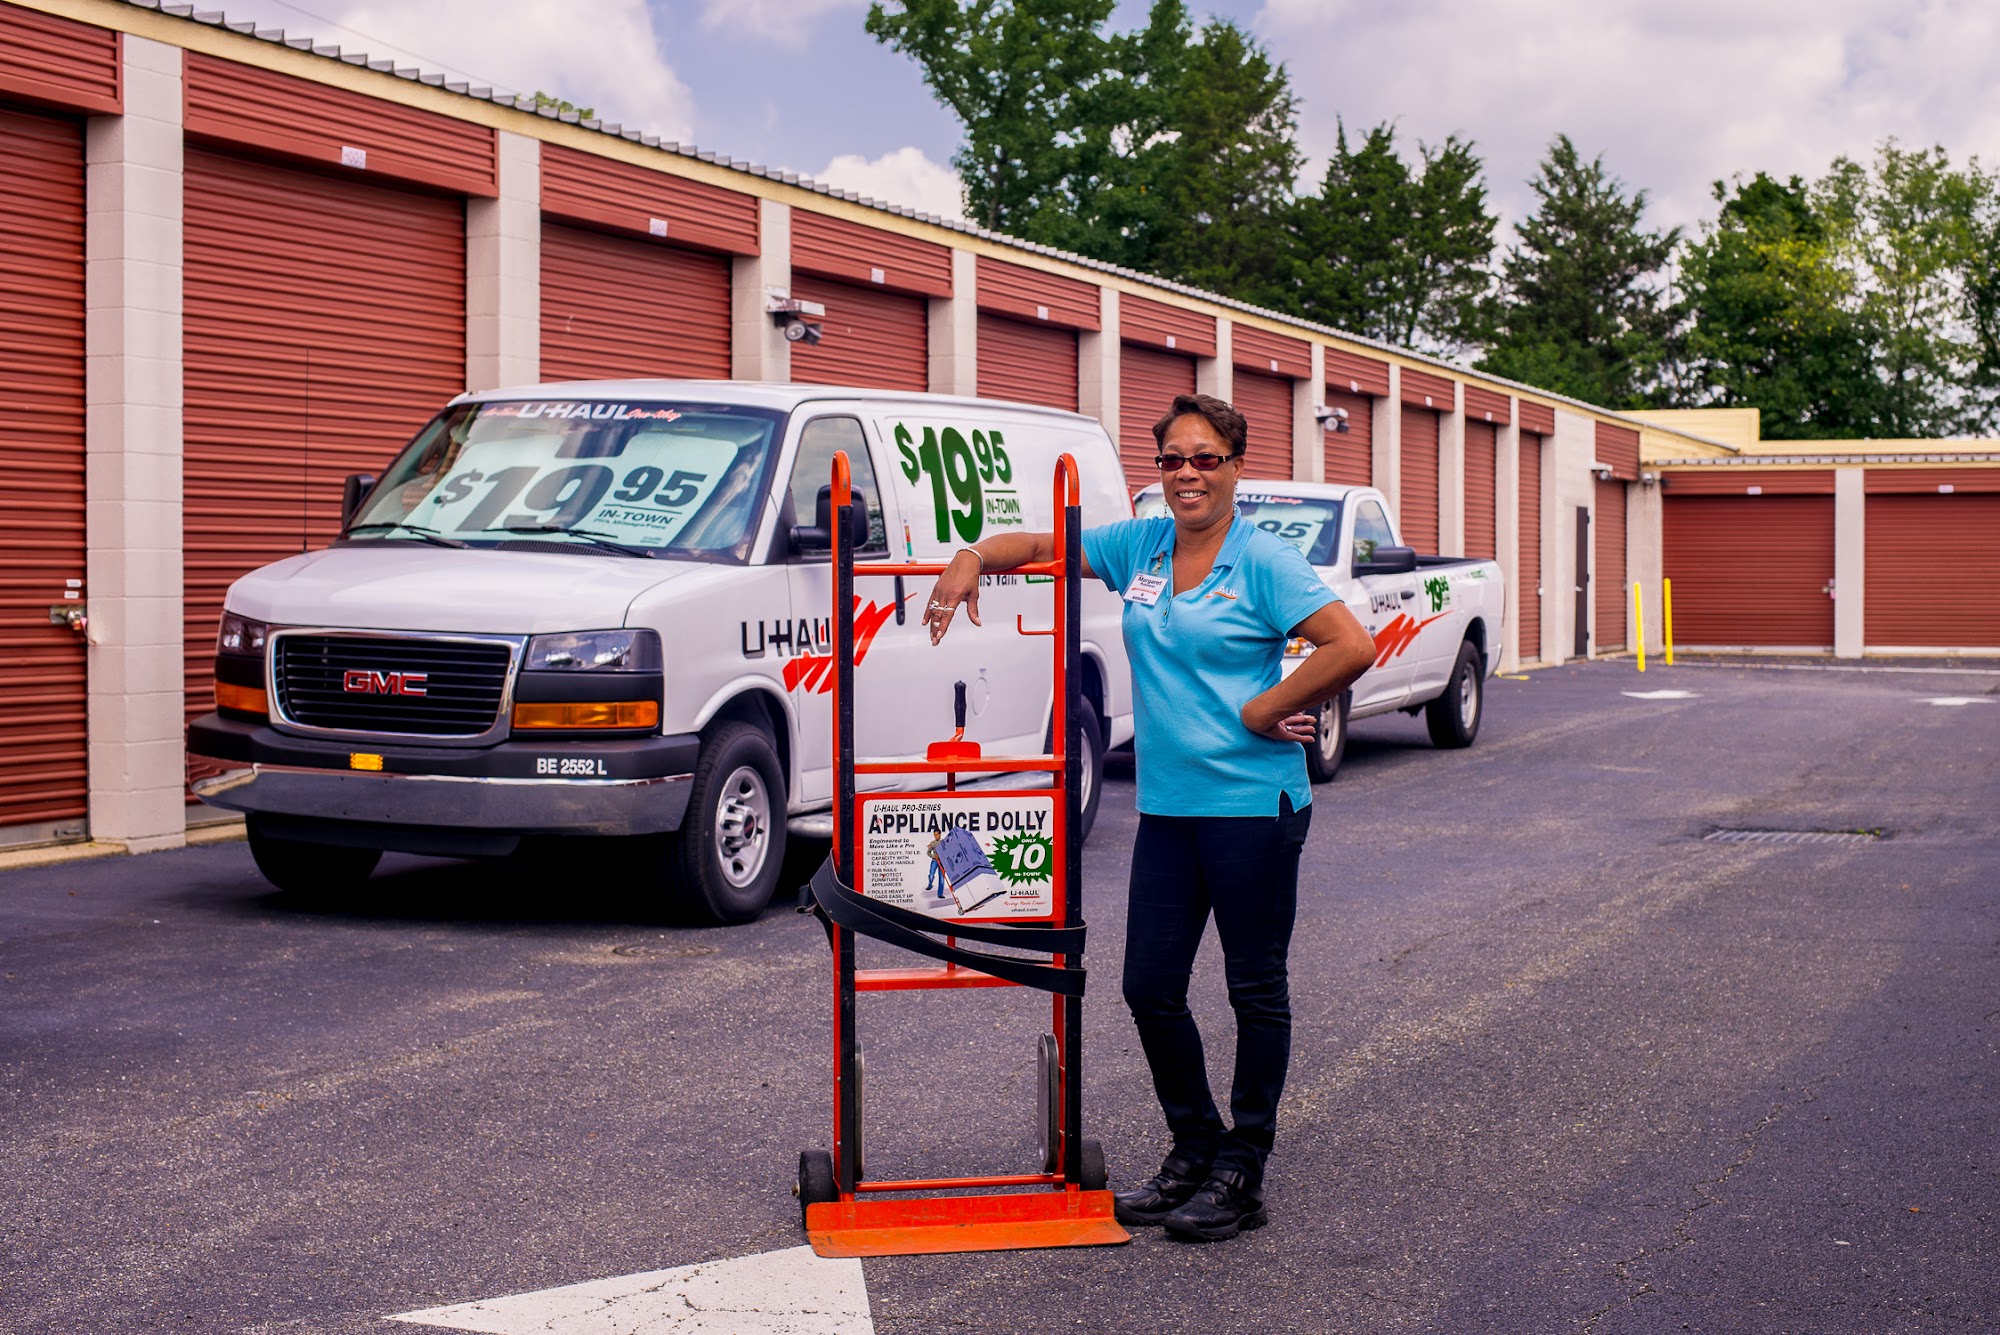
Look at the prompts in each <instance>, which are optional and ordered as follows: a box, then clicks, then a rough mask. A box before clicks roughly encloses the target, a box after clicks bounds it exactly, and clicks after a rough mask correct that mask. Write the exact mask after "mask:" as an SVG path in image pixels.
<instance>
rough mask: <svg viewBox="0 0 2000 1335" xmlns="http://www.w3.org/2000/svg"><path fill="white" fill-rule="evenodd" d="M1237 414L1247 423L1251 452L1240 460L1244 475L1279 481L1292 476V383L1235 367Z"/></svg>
mask: <svg viewBox="0 0 2000 1335" xmlns="http://www.w3.org/2000/svg"><path fill="white" fill-rule="evenodd" d="M1233 393H1234V397H1235V401H1236V411H1237V412H1240V413H1242V414H1243V416H1244V418H1245V419H1246V420H1247V421H1248V422H1249V424H1250V452H1249V454H1248V455H1247V456H1246V457H1245V458H1244V460H1243V476H1244V477H1250V478H1257V477H1261V478H1278V479H1284V480H1287V481H1289V480H1290V478H1291V476H1292V382H1291V381H1290V380H1287V379H1282V378H1280V377H1278V376H1274V375H1259V374H1257V373H1256V372H1255V371H1246V370H1244V369H1243V368H1242V367H1240V366H1239V367H1237V368H1236V388H1235V390H1234V391H1233Z"/></svg>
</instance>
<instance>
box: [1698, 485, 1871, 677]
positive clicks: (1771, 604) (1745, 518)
mask: <svg viewBox="0 0 2000 1335" xmlns="http://www.w3.org/2000/svg"><path fill="white" fill-rule="evenodd" d="M1673 484H1674V485H1676V486H1677V485H1679V484H1680V478H1679V477H1678V476H1676V477H1675V478H1674V481H1673ZM1662 509H1663V512H1664V517H1663V520H1662V523H1661V537H1662V542H1663V548H1664V551H1663V555H1664V559H1665V571H1664V573H1665V575H1666V577H1667V578H1668V579H1670V580H1672V581H1673V585H1674V640H1675V642H1676V643H1677V644H1680V645H1683V646H1687V647H1701V646H1713V647H1727V648H1807V649H1828V648H1831V647H1832V645H1833V600H1832V599H1830V598H1828V597H1827V596H1826V586H1827V584H1828V583H1829V582H1831V581H1832V579H1833V497H1832V496H1830V495H1827V496H1816V495H1758V496H1749V495H1736V496H1727V495H1706V496H1705V495H1678V496H1677V495H1675V494H1674V493H1673V492H1672V491H1671V490H1670V491H1668V493H1667V495H1666V497H1665V500H1664V503H1663V506H1662ZM1871 536H1872V535H1871ZM1871 575H1872V571H1871ZM1871 582H1872V580H1871Z"/></svg>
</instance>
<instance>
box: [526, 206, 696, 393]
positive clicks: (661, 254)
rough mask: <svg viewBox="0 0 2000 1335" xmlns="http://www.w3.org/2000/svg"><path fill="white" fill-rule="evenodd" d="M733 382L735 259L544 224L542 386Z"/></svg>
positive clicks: (636, 239)
mask: <svg viewBox="0 0 2000 1335" xmlns="http://www.w3.org/2000/svg"><path fill="white" fill-rule="evenodd" d="M646 376H684V377H688V378H691V379H703V380H710V379H712V380H727V379H728V378H729V257H728V256H726V255H712V254H709V253H708V252H706V251H697V250H685V249H682V248H681V247H679V246H671V245H664V244H662V243H660V242H658V241H651V240H641V239H639V238H637V237H629V236H616V235H613V234H612V233H610V232H598V231H592V230H591V229H589V228H584V227H569V226H566V225H564V224H562V223H559V222H554V221H551V220H549V219H546V218H545V219H543V220H542V379H543V380H616V379H624V378H628V377H632V378H637V377H646Z"/></svg>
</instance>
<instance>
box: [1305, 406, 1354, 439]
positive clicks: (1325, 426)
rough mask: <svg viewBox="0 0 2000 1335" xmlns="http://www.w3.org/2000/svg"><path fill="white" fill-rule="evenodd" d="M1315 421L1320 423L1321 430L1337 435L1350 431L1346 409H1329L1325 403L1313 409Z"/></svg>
mask: <svg viewBox="0 0 2000 1335" xmlns="http://www.w3.org/2000/svg"><path fill="white" fill-rule="evenodd" d="M1313 420H1314V421H1315V422H1318V423H1319V425H1320V430H1322V431H1331V432H1333V433H1335V434H1336V435H1338V434H1340V433H1342V432H1345V431H1346V430H1347V429H1348V428H1347V409H1345V408H1329V407H1327V406H1326V405H1325V404H1324V403H1321V404H1316V405H1314V407H1313Z"/></svg>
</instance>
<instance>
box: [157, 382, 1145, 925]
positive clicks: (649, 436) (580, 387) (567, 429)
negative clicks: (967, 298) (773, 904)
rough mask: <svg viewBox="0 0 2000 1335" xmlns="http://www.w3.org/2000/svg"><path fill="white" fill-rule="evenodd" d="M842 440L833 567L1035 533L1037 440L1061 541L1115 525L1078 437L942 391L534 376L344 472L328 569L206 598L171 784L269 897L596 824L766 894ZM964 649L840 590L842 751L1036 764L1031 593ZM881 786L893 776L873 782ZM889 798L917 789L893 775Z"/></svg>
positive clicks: (316, 559)
mask: <svg viewBox="0 0 2000 1335" xmlns="http://www.w3.org/2000/svg"><path fill="white" fill-rule="evenodd" d="M836 450H845V451H846V452H847V454H848V457H849V458H850V459H851V460H852V462H853V465H854V482H855V488H856V491H857V493H858V499H857V503H856V509H859V510H862V511H864V514H854V513H852V512H850V514H849V516H848V520H849V522H851V523H853V524H854V526H855V528H856V531H857V532H858V531H859V529H860V527H861V525H862V524H863V522H865V526H866V539H865V543H864V546H863V547H862V549H861V552H860V554H861V556H862V557H863V559H866V558H867V557H869V556H871V555H872V556H878V557H880V558H883V559H887V558H890V557H892V556H893V557H895V558H898V559H908V558H914V559H916V560H920V561H922V560H942V559H944V558H946V557H948V556H949V554H950V553H951V552H952V551H953V550H955V549H956V548H958V547H960V546H962V545H967V544H970V543H973V542H976V541H978V540H979V539H980V538H982V537H984V536H986V535H988V534H990V533H994V532H997V531H1004V530H1006V529H1010V528H1023V529H1045V528H1049V527H1051V526H1052V525H1053V522H1054V513H1053V490H1052V488H1053V479H1054V473H1055V466H1056V459H1057V456H1058V455H1059V454H1062V453H1064V452H1068V453H1070V454H1073V455H1074V456H1075V457H1076V459H1077V462H1078V465H1079V469H1080V473H1081V478H1082V485H1083V514H1084V521H1085V523H1087V524H1102V523H1107V522H1110V521H1113V520H1117V519H1122V518H1126V517H1129V516H1130V514H1131V505H1130V502H1129V500H1128V499H1127V493H1126V490H1125V484H1124V479H1123V475H1122V473H1121V471H1120V468H1119V463H1118V455H1117V450H1116V448H1115V447H1114V446H1113V444H1112V442H1111V441H1110V440H1109V438H1107V437H1106V435H1105V433H1104V430H1103V428H1102V427H1101V426H1099V425H1098V424H1097V422H1095V421H1094V420H1092V419H1090V418H1087V417H1082V416H1078V415H1077V414H1074V413H1067V412H1059V411H1055V410H1051V409H1045V408H1035V407H1028V406H1024V405H1020V404H1012V403H999V402H992V401H987V400H982V399H969V398H952V397H946V396H940V395H927V394H907V393H890V392H884V391H879V390H861V389H841V388H825V387H815V386H808V385H759V384H746V383H741V382H734V381H713V382H708V381H666V380H638V381H618V382H583V383H573V384H553V385H538V386H533V387H529V388H524V389H508V390H495V391H492V392H488V393H480V394H467V395H463V396H461V397H459V398H457V399H454V400H453V401H452V402H451V404H450V405H449V406H447V407H446V408H445V409H444V410H443V411H442V412H441V413H439V414H438V416H437V417H436V418H435V419H434V420H432V421H431V422H430V424H429V425H427V426H425V427H424V429H423V430H422V431H420V432H419V433H418V434H417V436H416V438H415V439H414V440H413V441H411V443H410V445H409V446H408V447H407V448H406V449H405V450H404V451H403V452H402V454H401V455H399V456H398V457H397V459H396V460H395V462H394V463H393V464H392V465H391V466H390V467H389V469H388V470H387V472H385V473H384V474H383V475H382V476H381V478H380V479H379V480H377V479H374V478H352V479H349V502H348V505H349V514H350V518H349V522H348V523H347V524H346V525H345V528H344V531H343V533H342V535H341V537H340V538H339V539H338V540H337V541H336V542H335V543H334V544H333V545H332V546H331V547H330V548H329V549H327V550H325V551H316V552H308V553H305V554H302V555H299V556H295V557H290V558H288V559H286V560H283V561H279V562H277V563H275V564H273V565H269V566H266V567H264V568H263V569H261V570H257V571H253V572H252V573H250V574H248V575H246V576H244V577H243V578H242V579H239V580H237V581H236V583H235V584H234V585H232V586H231V587H230V590H229V594H228V597H227V600H226V603H225V609H226V610H225V612H224V615H223V619H222V625H221V628H220V634H219V637H218V641H217V648H216V659H215V680H216V705H217V708H216V710H215V712H214V713H212V714H208V715H205V716H203V717H202V718H200V719H198V720H196V721H195V722H194V723H193V724H192V725H190V727H189V730H188V750H189V757H190V759H189V768H190V781H191V787H192V789H193V791H194V792H195V794H196V795H197V796H199V797H200V798H201V799H202V800H203V801H206V802H208V803H210V804H212V805H214V806H218V807H223V808H226V809H229V810H232V811H240V812H244V813H246V815H247V817H248V826H249V837H250V847H251V851H252V853H253V854H254V855H255V857H256V860H257V865H258V867H259V868H260V869H261V870H262V871H263V873H264V875H265V876H266V877H267V878H268V879H269V880H271V881H272V882H273V883H274V884H277V885H279V886H281V887H285V888H292V889H300V890H313V891H319V892H327V891H337V890H338V889H339V888H340V887H342V886H346V885H352V884H354V883H356V882H358V881H359V880H361V879H363V878H365V877H366V876H367V875H368V874H369V873H370V872H372V871H373V869H374V866H375V863H376V861H377V860H378V859H379V858H380V856H381V853H382V851H383V850H385V849H392V850H400V851H404V852H414V853H428V854H437V855H444V856H504V855H507V854H509V853H512V852H514V851H516V850H517V849H519V848H520V847H521V846H522V845H523V843H524V842H527V843H530V844H535V843H541V842H542V841H544V840H546V839H548V838H552V837H553V838H563V837H575V836H594V837H601V838H616V839H618V840H619V841H620V843H619V844H618V845H617V847H618V848H619V849H620V850H621V851H623V852H625V853H627V854H630V855H632V856H634V857H636V858H637V859H638V862H639V865H640V866H641V867H642V868H643V869H644V874H645V875H646V876H648V877H650V878H657V880H656V883H657V885H658V887H659V890H660V892H661V893H662V894H665V895H673V896H675V897H677V898H679V899H681V900H682V901H683V902H685V903H687V904H689V905H691V906H692V907H693V908H695V909H696V910H697V911H698V912H701V913H703V914H706V915H707V916H709V917H712V918H715V919H718V920H723V921H732V920H740V919H744V918H748V917H751V916H754V915H755V914H756V913H757V912H758V911H759V910H761V909H762V908H763V907H764V905H765V904H766V902H767V901H768V900H769V899H770V896H771V893H772V891H773V889H774V888H775V886H776V881H777V877H778V871H779V865H780V863H781V861H782V859H783V854H784V850H785V842H786V835H787V828H788V823H789V825H790V827H791V828H792V829H794V830H800V831H804V832H808V833H813V834H818V835H825V834H827V833H829V832H830V831H831V829H832V818H831V815H830V806H831V802H832V795H833V757H832V755H831V754H830V745H831V727H830V719H829V696H830V691H831V689H832V684H833V678H832V673H831V671H830V669H831V667H832V655H831V647H832V646H831V624H830V613H831V599H832V571H831V568H830V564H829V560H828V550H829V546H830V540H831V534H832V525H833V523H834V522H836V519H837V518H838V517H837V516H835V515H834V514H833V510H832V506H831V502H830V497H829V495H828V493H827V492H826V491H825V490H824V489H825V488H826V487H827V481H828V477H829V471H830V464H831V461H832V458H833V454H834V452H835V451H836ZM984 582H985V585H986V586H987V587H986V588H985V589H984V591H983V593H982V597H981V612H982V615H983V616H984V617H985V618H986V619H987V625H988V629H987V631H986V633H984V634H981V635H968V636H953V637H952V638H951V639H950V640H948V641H947V642H946V644H945V645H944V646H943V647H941V648H936V649H934V648H933V647H932V646H931V643H930V637H929V636H928V634H926V633H925V631H924V628H923V615H922V614H923V608H922V600H923V598H924V597H925V596H926V595H927V594H928V592H929V587H930V586H929V581H921V584H922V587H917V584H918V583H919V581H908V582H907V587H906V582H905V581H902V580H897V581H894V582H893V584H892V583H891V582H890V581H885V580H868V581H864V582H863V584H862V588H861V590H860V595H859V597H857V600H856V604H857V606H856V620H857V626H856V653H855V657H856V661H857V671H856V674H855V680H856V709H857V719H858V721H859V731H860V740H861V745H862V747H863V749H864V751H866V752H867V753H868V754H870V755H873V756H880V757H885V758H887V757H897V758H901V757H913V756H918V755H921V754H922V752H923V750H924V748H925V746H926V744H928V743H929V742H932V741H935V740H938V739H941V738H944V737H948V736H950V735H951V731H952V727H953V703H954V700H953V697H954V683H956V682H961V681H962V682H964V683H966V687H967V697H968V718H967V723H966V735H967V737H968V738H969V739H971V740H975V741H978V742H980V743H982V744H983V745H984V746H985V748H986V750H987V752H988V753H989V754H992V753H1017V754H1018V753H1022V752H1030V753H1032V752H1038V751H1042V750H1044V749H1046V745H1047V741H1046V734H1047V729H1048V724H1049V718H1050V698H1049V677H1048V668H1047V651H1046V641H1044V640H1042V639H1038V638H1030V637H1025V636H1021V635H1018V634H1015V633H1013V631H1014V627H1015V624H1016V623H1015V617H1016V615H1017V614H1018V615H1020V616H1022V617H1024V618H1025V621H1026V625H1027V627H1028V628H1029V629H1034V628H1036V627H1038V626H1046V625H1047V622H1048V617H1049V615H1050V608H1051V602H1050V599H1049V596H1048V590H1047V589H1045V588H1040V589H1038V588H1032V587H1030V586H1029V585H1028V584H1027V583H1025V582H1024V581H1023V580H1022V579H1021V578H1020V577H1018V576H1012V575H997V576H989V577H987V579H986V580H985V581H984ZM1082 615H1083V634H1082V638H1083V661H1084V683H1083V692H1084V695H1085V697H1086V701H1085V713H1084V720H1085V735H1086V737H1087V738H1088V739H1089V742H1090V745H1089V746H1088V747H1087V748H1086V756H1085V758H1084V767H1085V782H1086V793H1087V797H1086V813H1085V824H1086V829H1087V828H1088V823H1089V820H1090V818H1091V816H1092V815H1093V814H1094V812H1095V808H1096V803H1097V797H1098V791H1099V787H1100V785H1099V783H1098V777H1099V775H1100V774H1101V772H1102V759H1103V752H1104V749H1105V748H1106V747H1107V746H1116V745H1118V744H1120V743H1122V742H1124V741H1125V740H1126V739H1128V738H1129V737H1130V736H1131V734H1132V700H1131V686H1130V673H1129V672H1128V670H1127V667H1126V663H1125V656H1124V643H1123V640H1122V638H1121V637H1120V634H1119V628H1118V602H1117V599H1116V598H1115V597H1114V596H1113V595H1111V594H1110V593H1108V592H1106V591H1105V590H1104V589H1103V587H1102V586H1101V585H1098V584H1096V583H1095V582H1094V581H1085V584H1084V598H1083V607H1082ZM883 782H884V783H885V784H886V783H888V782H889V781H886V780H885V781H883ZM912 782H913V781H912Z"/></svg>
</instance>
